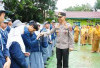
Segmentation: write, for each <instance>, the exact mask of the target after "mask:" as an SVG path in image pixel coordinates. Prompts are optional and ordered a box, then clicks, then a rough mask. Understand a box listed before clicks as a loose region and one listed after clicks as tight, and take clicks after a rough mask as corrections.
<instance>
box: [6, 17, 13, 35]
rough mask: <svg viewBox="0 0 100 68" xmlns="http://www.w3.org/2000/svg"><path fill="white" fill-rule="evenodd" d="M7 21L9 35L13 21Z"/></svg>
mask: <svg viewBox="0 0 100 68" xmlns="http://www.w3.org/2000/svg"><path fill="white" fill-rule="evenodd" d="M6 20H7V21H8V23H7V28H6V30H7V31H8V33H9V32H10V29H11V26H12V20H11V19H10V18H7V19H6Z"/></svg>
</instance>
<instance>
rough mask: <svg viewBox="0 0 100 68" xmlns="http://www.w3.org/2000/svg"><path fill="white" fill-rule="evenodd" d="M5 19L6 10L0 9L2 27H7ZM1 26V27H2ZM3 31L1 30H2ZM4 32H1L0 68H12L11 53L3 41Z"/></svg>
mask: <svg viewBox="0 0 100 68" xmlns="http://www.w3.org/2000/svg"><path fill="white" fill-rule="evenodd" d="M4 17H5V10H4V9H1V8H0V25H1V24H3V25H1V26H3V27H4V26H5V24H4V23H3V21H4ZM1 26H0V27H1ZM0 29H1V28H0ZM1 33H2V32H0V68H10V64H11V61H10V58H9V51H8V50H7V48H6V43H5V41H4V39H2V34H1Z"/></svg>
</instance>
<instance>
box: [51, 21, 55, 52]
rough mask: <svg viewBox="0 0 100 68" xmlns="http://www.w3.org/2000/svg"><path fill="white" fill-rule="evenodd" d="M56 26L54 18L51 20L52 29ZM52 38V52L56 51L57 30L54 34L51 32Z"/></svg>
mask: <svg viewBox="0 0 100 68" xmlns="http://www.w3.org/2000/svg"><path fill="white" fill-rule="evenodd" d="M53 28H55V20H52V22H51V28H50V30H51V29H53ZM51 40H52V42H53V43H52V52H53V53H54V46H55V45H56V32H54V33H53V34H51Z"/></svg>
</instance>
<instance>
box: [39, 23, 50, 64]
mask: <svg viewBox="0 0 100 68" xmlns="http://www.w3.org/2000/svg"><path fill="white" fill-rule="evenodd" d="M49 28H50V24H49V23H48V22H45V23H44V27H43V28H42V29H41V32H49V30H48V29H49ZM47 38H48V39H47V42H48V44H47V45H48V46H47V48H44V47H43V48H42V50H43V51H42V54H43V61H44V65H46V64H47V63H46V61H47V59H48V58H49V57H50V49H49V47H50V46H49V41H50V39H49V36H47Z"/></svg>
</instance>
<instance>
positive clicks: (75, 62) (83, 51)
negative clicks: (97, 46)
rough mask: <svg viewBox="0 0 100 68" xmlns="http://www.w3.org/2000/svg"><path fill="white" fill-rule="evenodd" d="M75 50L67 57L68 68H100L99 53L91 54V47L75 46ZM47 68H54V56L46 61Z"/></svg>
mask: <svg viewBox="0 0 100 68" xmlns="http://www.w3.org/2000/svg"><path fill="white" fill-rule="evenodd" d="M75 50H77V51H72V52H70V55H69V68H100V53H91V45H86V46H80V45H79V44H75ZM48 63H49V64H48V66H47V68H56V64H57V63H56V55H54V56H52V57H51V58H50V60H49V61H48Z"/></svg>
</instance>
